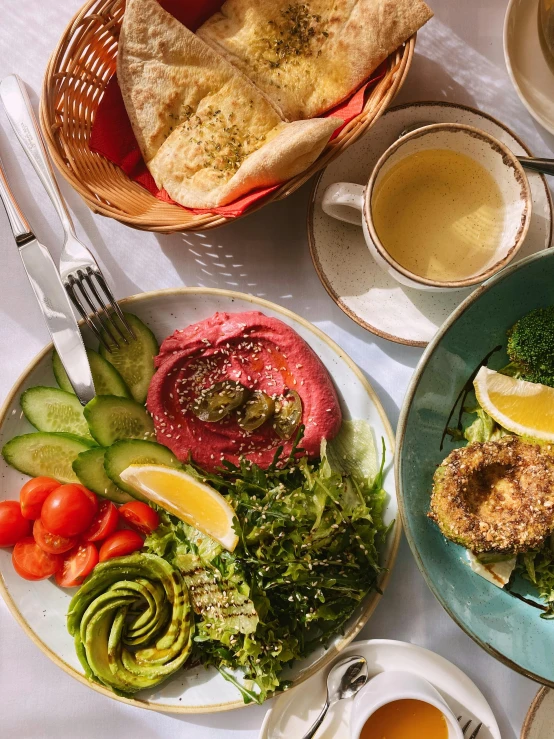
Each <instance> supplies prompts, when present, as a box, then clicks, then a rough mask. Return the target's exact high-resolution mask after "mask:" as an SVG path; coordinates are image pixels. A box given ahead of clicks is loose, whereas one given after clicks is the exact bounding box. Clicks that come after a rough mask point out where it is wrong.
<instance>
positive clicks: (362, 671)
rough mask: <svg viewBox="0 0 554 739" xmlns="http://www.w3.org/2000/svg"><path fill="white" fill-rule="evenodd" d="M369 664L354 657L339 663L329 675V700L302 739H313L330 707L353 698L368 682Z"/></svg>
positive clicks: (360, 658) (362, 658)
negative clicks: (344, 699)
mask: <svg viewBox="0 0 554 739" xmlns="http://www.w3.org/2000/svg"><path fill="white" fill-rule="evenodd" d="M367 677H368V674H367V662H366V660H365V658H364V657H359V656H357V655H356V656H354V657H347V658H346V659H343V660H341V661H340V662H337V663H336V664H335V665H333V667H332V668H331V669H330V670H329V674H328V675H327V700H326V701H325V705H324V706H323V708H322V709H321V713H320V714H319V716H318V717H317V718H316V720H315V721H314V723H313V724H312V727H311V729H310V730H309V731H308V732H307V733H306V734H304V736H303V737H302V739H311V738H312V737H313V736H314V735H315V733H316V731H317V730H318V729H319V727H320V726H321V724H322V723H323V719H324V718H325V716H326V714H327V711H328V710H329V707H330V706H332V705H333V704H334V703H337V702H338V701H340V700H342V699H343V698H352V696H354V695H356V693H357V692H358V690H359V689H360V688H362V687H363V686H364V685H365V684H366V682H367Z"/></svg>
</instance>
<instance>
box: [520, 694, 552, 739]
mask: <svg viewBox="0 0 554 739" xmlns="http://www.w3.org/2000/svg"><path fill="white" fill-rule="evenodd" d="M553 736H554V690H552V689H551V688H541V689H540V690H539V692H538V693H537V695H536V696H535V700H534V701H533V702H532V703H531V706H530V708H529V711H528V712H527V716H526V717H525V723H524V724H523V728H522V730H521V739H552V737H553Z"/></svg>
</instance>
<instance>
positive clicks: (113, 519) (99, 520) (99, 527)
mask: <svg viewBox="0 0 554 739" xmlns="http://www.w3.org/2000/svg"><path fill="white" fill-rule="evenodd" d="M118 521H119V513H118V511H117V508H116V507H115V506H114V504H113V503H112V501H111V500H101V501H100V505H99V507H98V513H97V514H96V516H95V517H94V519H93V521H92V523H91V525H90V526H89V528H88V529H87V530H86V531H85V533H84V534H83V536H82V539H83V541H102V539H105V538H106V537H108V536H109V535H110V534H113V532H114V531H115V530H116V528H117V522H118Z"/></svg>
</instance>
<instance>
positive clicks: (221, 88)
mask: <svg viewBox="0 0 554 739" xmlns="http://www.w3.org/2000/svg"><path fill="white" fill-rule="evenodd" d="M117 75H118V81H119V86H120V88H121V92H122V95H123V100H124V103H125V107H126V109H127V113H128V114H129V119H130V121H131V125H132V127H133V131H134V133H135V136H136V138H137V142H138V144H139V147H140V149H141V152H142V154H143V156H144V160H145V162H146V165H147V166H148V169H149V170H150V172H151V173H152V175H153V177H154V179H155V181H156V185H157V186H158V187H159V188H160V189H161V188H165V190H166V191H167V193H168V194H169V195H170V197H171V198H173V200H175V201H176V202H178V203H181V204H182V205H184V206H186V207H189V208H212V207H217V206H219V205H225V204H226V203H229V202H232V201H233V200H235V199H236V198H237V197H240V196H241V195H243V194H244V193H246V192H248V191H249V190H252V189H255V188H258V187H265V186H268V185H273V184H278V183H279V182H283V181H285V180H287V179H289V178H290V177H294V176H295V175H296V174H298V173H299V172H301V171H303V170H304V169H305V168H306V167H308V166H309V165H310V164H311V163H312V162H313V161H315V159H316V158H317V157H318V156H319V154H320V153H321V151H322V150H323V148H324V147H325V144H326V143H327V141H328V139H329V137H330V136H331V134H332V132H333V131H334V129H335V128H336V127H337V126H338V125H339V124H340V122H341V121H340V120H337V119H315V120H312V121H303V122H302V123H303V124H304V125H303V126H300V127H299V126H293V124H288V123H285V122H283V121H282V119H281V116H280V115H279V113H278V112H277V110H276V109H275V107H274V105H273V104H272V103H271V102H270V100H269V99H268V98H267V97H266V96H265V95H264V94H263V93H262V92H260V91H259V90H258V89H257V88H256V87H255V86H254V85H253V84H252V83H251V82H250V81H249V80H248V79H247V78H246V77H245V76H244V75H243V74H242V73H241V72H239V71H238V70H237V69H236V68H235V67H233V66H232V65H231V64H229V62H227V61H226V60H225V59H223V57H221V56H220V55H219V54H217V53H216V52H214V51H213V50H212V49H211V48H210V47H209V46H208V45H207V44H205V43H204V42H203V41H201V40H200V39H199V38H197V37H196V36H195V35H194V34H193V33H191V31H189V30H188V29H187V28H185V27H184V26H183V25H182V24H181V23H179V22H178V21H177V20H176V19H175V18H174V17H173V16H172V15H170V14H169V13H166V11H164V10H163V9H162V8H161V7H160V5H159V4H158V2H157V1H156V0H128V2H127V6H126V10H125V15H124V18H123V25H122V29H121V36H120V41H119V53H118V64H117Z"/></svg>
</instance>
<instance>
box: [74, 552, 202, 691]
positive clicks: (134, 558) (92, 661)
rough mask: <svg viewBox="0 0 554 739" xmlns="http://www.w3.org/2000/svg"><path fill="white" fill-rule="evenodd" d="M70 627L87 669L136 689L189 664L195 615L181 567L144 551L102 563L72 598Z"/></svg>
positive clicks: (109, 682) (114, 683) (97, 676)
mask: <svg viewBox="0 0 554 739" xmlns="http://www.w3.org/2000/svg"><path fill="white" fill-rule="evenodd" d="M67 627H68V630H69V632H70V634H72V635H73V636H74V638H75V646H76V649H77V654H78V656H79V659H80V661H81V663H82V664H83V668H84V670H85V674H87V676H88V677H89V678H90V679H93V680H96V681H98V682H100V683H102V684H104V685H106V686H108V687H111V688H112V689H113V690H114V691H116V692H121V693H125V694H132V693H135V692H136V691H138V690H144V689H145V688H151V687H154V686H156V685H159V684H160V683H161V682H162V681H163V680H165V679H166V678H167V677H169V676H170V675H172V674H173V673H174V672H176V670H178V669H180V667H182V665H183V664H184V663H185V662H186V660H187V659H188V657H189V655H190V651H191V648H192V637H193V633H194V620H193V613H192V608H191V606H190V601H189V596H188V590H187V587H186V585H185V583H184V580H183V578H182V576H181V574H180V572H179V571H178V570H176V569H175V568H174V567H172V565H170V564H169V562H167V561H166V560H164V559H162V558H161V557H158V556H156V555H155V554H142V553H138V552H137V553H135V554H131V555H129V556H128V557H117V558H115V559H111V560H108V561H107V562H103V563H101V564H99V565H97V566H96V567H95V569H94V570H93V572H92V574H91V575H90V576H89V577H88V578H87V579H86V581H85V582H84V584H83V585H82V586H81V588H80V589H79V591H78V592H77V594H76V595H75V596H74V597H73V599H72V601H71V603H70V606H69V612H68V616H67ZM137 647H140V648H138V649H137Z"/></svg>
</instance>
